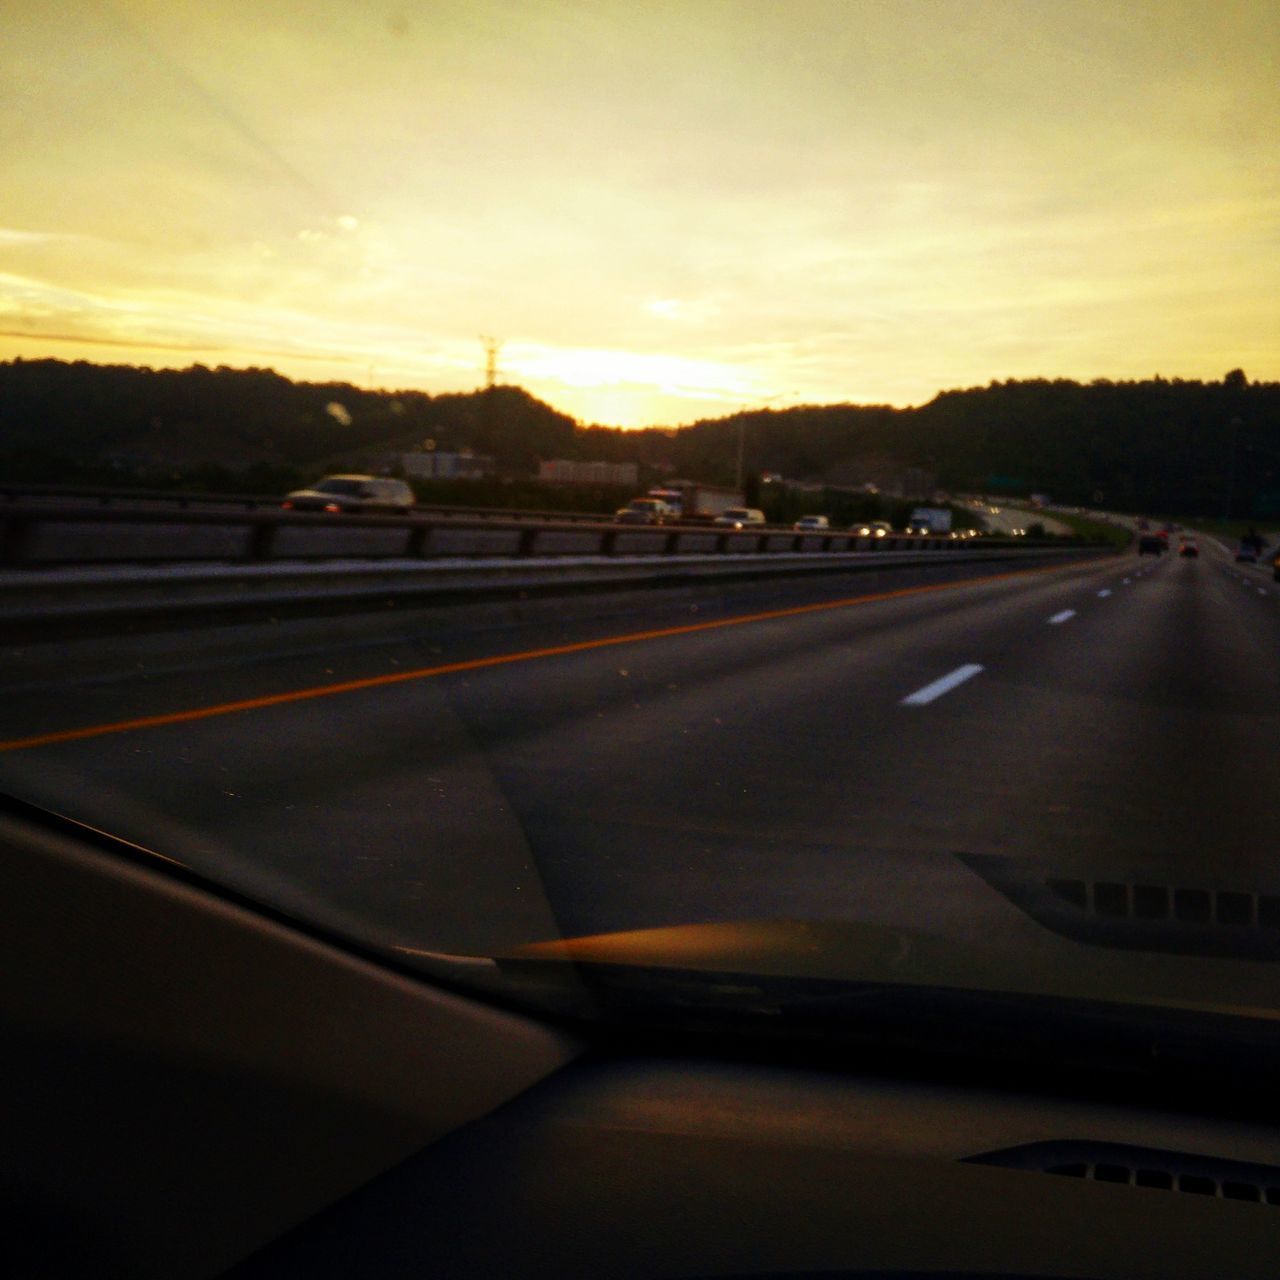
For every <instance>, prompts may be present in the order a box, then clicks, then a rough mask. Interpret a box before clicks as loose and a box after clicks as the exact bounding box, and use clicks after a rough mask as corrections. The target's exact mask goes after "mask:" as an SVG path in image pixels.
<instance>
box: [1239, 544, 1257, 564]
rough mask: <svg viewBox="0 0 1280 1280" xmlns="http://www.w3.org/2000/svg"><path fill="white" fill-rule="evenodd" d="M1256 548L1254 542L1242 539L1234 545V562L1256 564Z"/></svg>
mask: <svg viewBox="0 0 1280 1280" xmlns="http://www.w3.org/2000/svg"><path fill="white" fill-rule="evenodd" d="M1257 563H1258V548H1257V546H1256V544H1254V543H1253V542H1250V541H1248V540H1245V541H1242V542H1241V543H1240V545H1239V546H1238V547H1236V564H1257Z"/></svg>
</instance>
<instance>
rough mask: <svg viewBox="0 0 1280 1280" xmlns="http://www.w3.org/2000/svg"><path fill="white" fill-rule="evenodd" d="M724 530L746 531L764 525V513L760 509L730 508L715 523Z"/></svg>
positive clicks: (717, 517)
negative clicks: (753, 526)
mask: <svg viewBox="0 0 1280 1280" xmlns="http://www.w3.org/2000/svg"><path fill="white" fill-rule="evenodd" d="M713 523H714V524H717V525H719V526H720V527H721V528H723V529H746V528H749V527H750V526H751V525H760V524H764V512H763V511H761V510H760V509H759V507H729V508H727V509H726V510H724V511H722V512H721V513H720V514H719V515H718V516H716V518H715V520H714V521H713Z"/></svg>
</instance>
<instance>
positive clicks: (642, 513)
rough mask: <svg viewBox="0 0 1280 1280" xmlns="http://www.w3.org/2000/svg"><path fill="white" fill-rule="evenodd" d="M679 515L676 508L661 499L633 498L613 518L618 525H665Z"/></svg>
mask: <svg viewBox="0 0 1280 1280" xmlns="http://www.w3.org/2000/svg"><path fill="white" fill-rule="evenodd" d="M678 514H679V513H678V512H677V511H676V509H675V507H673V506H672V505H671V504H670V503H669V502H664V501H663V500H662V499H661V498H632V499H631V501H630V502H628V503H627V505H626V506H625V507H619V508H618V509H617V511H615V512H614V515H613V518H614V521H615V522H616V523H617V524H665V523H666V522H667V521H668V520H674V519H675V518H676V516H677V515H678Z"/></svg>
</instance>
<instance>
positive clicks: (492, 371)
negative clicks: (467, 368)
mask: <svg viewBox="0 0 1280 1280" xmlns="http://www.w3.org/2000/svg"><path fill="white" fill-rule="evenodd" d="M480 341H481V342H483V343H484V389H485V390H486V391H492V390H493V388H494V387H495V386H496V385H497V382H498V350H499V348H500V347H501V346H502V343H500V342H499V341H498V340H497V338H488V337H485V336H484V335H483V334H482V335H481V337H480Z"/></svg>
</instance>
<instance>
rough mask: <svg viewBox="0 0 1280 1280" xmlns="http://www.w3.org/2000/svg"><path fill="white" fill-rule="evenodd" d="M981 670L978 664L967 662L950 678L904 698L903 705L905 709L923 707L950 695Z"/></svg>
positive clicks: (935, 682)
mask: <svg viewBox="0 0 1280 1280" xmlns="http://www.w3.org/2000/svg"><path fill="white" fill-rule="evenodd" d="M981 670H982V668H981V667H980V666H979V665H978V664H977V663H976V662H967V663H965V665H964V666H963V667H957V668H956V669H955V670H954V671H953V672H952V673H951V674H950V675H949V676H943V677H942V679H940V680H935V681H934V682H933V683H932V684H927V685H925V687H924V688H923V689H917V690H916V691H915V693H913V694H911V696H910V697H907V698H903V700H902V705H903V706H904V707H923V706H925V705H926V704H927V703H930V702H932V701H933V700H934V699H935V698H940V697H942V695H943V694H944V693H950V692H951V690H952V689H954V688H955V687H956V685H958V684H964V682H965V681H966V680H968V679H970V678H972V677H973V676H976V675H977V674H978V672H979V671H981Z"/></svg>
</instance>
